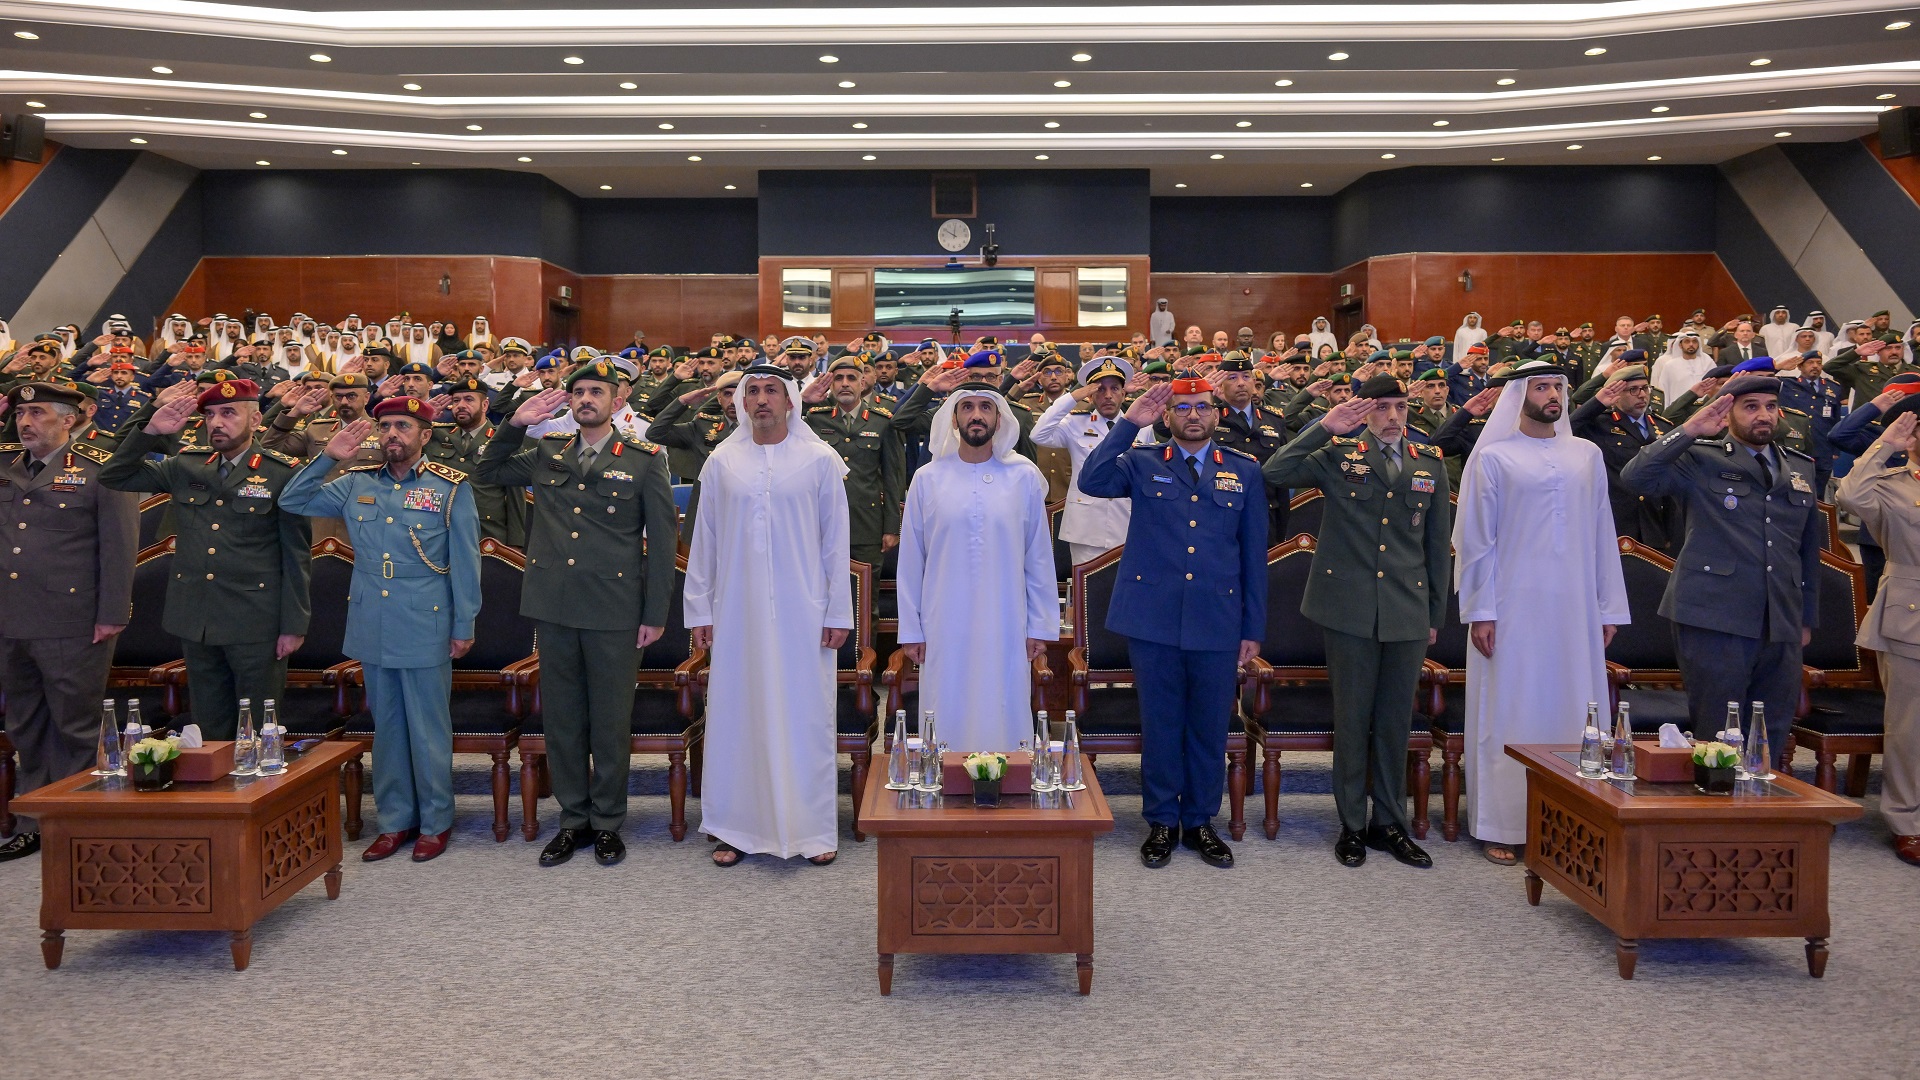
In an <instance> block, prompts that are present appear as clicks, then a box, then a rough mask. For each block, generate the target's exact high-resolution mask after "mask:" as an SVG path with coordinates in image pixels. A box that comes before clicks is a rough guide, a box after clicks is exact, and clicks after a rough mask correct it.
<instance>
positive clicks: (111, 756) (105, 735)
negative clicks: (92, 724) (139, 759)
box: [93, 698, 127, 776]
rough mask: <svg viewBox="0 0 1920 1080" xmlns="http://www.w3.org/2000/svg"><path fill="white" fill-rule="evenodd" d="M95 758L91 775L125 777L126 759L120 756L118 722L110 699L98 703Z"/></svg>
mask: <svg viewBox="0 0 1920 1080" xmlns="http://www.w3.org/2000/svg"><path fill="white" fill-rule="evenodd" d="M97 757H98V759H99V760H97V761H95V762H94V770H93V775H95V776H125V775H127V759H126V757H125V756H124V755H122V753H121V746H120V721H119V719H118V718H116V717H115V715H114V710H113V699H112V698H105V699H103V700H102V701H101V702H100V747H99V752H98V754H97Z"/></svg>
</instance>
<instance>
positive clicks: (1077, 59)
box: [1073, 23, 1906, 64]
mask: <svg viewBox="0 0 1920 1080" xmlns="http://www.w3.org/2000/svg"><path fill="white" fill-rule="evenodd" d="M1900 25H1901V26H1905V25H1906V23H1901V24H1900ZM1887 29H1889V30H1893V29H1897V28H1896V27H1892V26H1889V27H1887ZM1091 59H1093V54H1092V53H1083V52H1077V53H1074V54H1073V62H1074V63H1076V64H1084V63H1086V62H1087V61H1089V60H1091Z"/></svg>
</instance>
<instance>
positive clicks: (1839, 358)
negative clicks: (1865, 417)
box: [1824, 322, 1920, 408]
mask: <svg viewBox="0 0 1920 1080" xmlns="http://www.w3.org/2000/svg"><path fill="white" fill-rule="evenodd" d="M1840 334H1841V336H1842V337H1843V338H1844V339H1845V340H1846V342H1847V343H1846V344H1845V345H1843V346H1841V347H1840V349H1839V351H1838V352H1835V353H1834V354H1833V359H1831V360H1829V361H1827V362H1826V364H1825V365H1824V366H1825V368H1826V372H1827V374H1829V375H1831V376H1833V378H1834V381H1836V382H1838V383H1839V384H1840V385H1842V386H1844V387H1846V388H1847V389H1849V390H1851V391H1853V403H1854V407H1855V408H1858V407H1859V406H1860V405H1862V404H1865V403H1866V402H1869V401H1872V400H1873V399H1874V398H1876V397H1879V396H1880V393H1881V392H1882V391H1884V390H1885V389H1886V388H1887V381H1888V380H1889V379H1891V378H1893V377H1894V376H1895V375H1904V374H1906V373H1907V372H1910V371H1920V364H1909V363H1907V360H1906V355H1905V354H1904V353H1903V352H1902V351H1901V349H1900V346H1899V345H1897V344H1894V345H1888V344H1887V343H1886V342H1885V341H1882V340H1880V339H1879V338H1876V337H1874V336H1873V327H1872V326H1871V325H1869V324H1867V323H1859V322H1850V323H1848V324H1847V325H1846V326H1844V327H1842V328H1841V331H1840Z"/></svg>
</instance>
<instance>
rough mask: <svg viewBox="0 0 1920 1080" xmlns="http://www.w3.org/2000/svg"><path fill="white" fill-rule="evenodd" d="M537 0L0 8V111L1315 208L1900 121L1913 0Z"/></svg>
mask: <svg viewBox="0 0 1920 1080" xmlns="http://www.w3.org/2000/svg"><path fill="white" fill-rule="evenodd" d="M562 2H565V3H568V4H569V5H570V6H568V7H565V8H538V7H533V6H530V5H528V4H526V3H525V2H524V0H520V2H518V3H516V2H514V0H444V2H443V0H384V2H383V0H301V2H295V0H282V2H277V3H276V2H274V0H264V2H262V3H258V4H254V5H239V4H225V3H201V2H191V0H57V2H55V0H0V50H4V53H5V55H4V57H0V111H4V112H6V113H9V114H11V113H17V112H35V113H39V114H41V115H43V116H44V117H45V118H46V122H47V133H48V136H49V137H50V138H53V139H56V140H59V141H61V142H65V143H69V144H72V145H77V146H87V147H116V148H126V147H130V146H140V147H143V148H145V149H147V150H151V151H153V152H156V153H159V154H163V155H165V156H167V157H171V158H176V159H178V160H180V161H183V162H186V163H188V164H190V165H194V166H197V167H201V168H242V169H286V168H410V167H415V166H419V167H441V168H447V167H458V168H492V169H508V170H521V171H528V172H537V173H540V174H544V175H546V176H549V177H551V178H552V179H554V180H555V181H557V182H558V183H560V184H562V185H564V186H565V187H567V188H568V189H570V190H572V191H574V192H575V193H577V194H579V195H582V196H586V197H595V196H615V197H625V196H663V195H673V196H728V195H740V196H745V195H751V194H753V191H754V183H755V177H756V175H757V174H758V171H759V170H761V169H768V168H810V169H900V168H915V169H919V168H935V169H948V168H995V169H999V168H1069V169H1071V168H1113V167H1131V168H1144V169H1148V170H1151V173H1152V178H1153V180H1152V183H1153V191H1154V193H1155V194H1157V195H1183V194H1191V195H1272V194H1296V195H1320V194H1326V193H1327V192H1329V191H1332V190H1337V189H1338V188H1339V187H1341V186H1342V185H1344V184H1347V183H1350V182H1352V181H1353V180H1354V179H1356V178H1358V177H1360V176H1362V175H1364V174H1366V173H1368V172H1373V171H1377V170H1381V169H1391V168H1402V167H1406V166H1410V165H1468V164H1486V163H1489V162H1504V163H1507V164H1513V165H1522V164H1555V165H1566V164H1625V163H1644V162H1648V161H1659V162H1667V163H1676V164H1702V163H1714V162H1719V161H1724V160H1727V159H1728V158H1732V157H1735V156H1738V155H1740V154H1743V153H1747V152H1749V151H1751V150H1754V149H1756V148H1758V147H1762V146H1766V145H1769V144H1772V143H1777V142H1784V141H1834V140H1842V139H1851V138H1857V137H1859V136H1860V135H1863V134H1865V133H1867V132H1869V131H1872V130H1873V129H1874V125H1875V122H1876V119H1875V118H1876V115H1877V113H1878V112H1879V111H1880V110H1882V109H1884V108H1887V107H1890V106H1894V105H1900V104H1920V28H1916V27H1914V26H1913V25H1912V24H1913V23H1915V22H1920V14H1916V12H1917V11H1920V9H1916V8H1913V7H1900V6H1897V5H1890V4H1887V3H1884V2H1875V0H1818V2H1811V0H1622V2H1616V3H1567V4H1523V3H1472V4H1455V3H1395V4H1386V3H1349V4H1342V5H1305V4H1259V5H1256V4H1241V5H1236V4H1208V5H1195V4H1163V5H1146V4H1116V3H1108V2H1102V3H1079V4H1075V3H1059V4H1053V5H1049V6H1046V7H1013V6H1005V5H998V4H990V3H946V4H943V5H940V6H912V7H909V6H886V5H852V4H842V5H837V6H818V5H810V4H801V3H785V4H780V3H766V2H764V0H761V2H759V3H756V4H755V5H754V6H752V7H744V6H734V5H726V4H719V3H705V4H699V3H695V4H689V3H685V2H679V3H672V4H668V3H655V4H638V5H636V4H633V3H631V2H628V3H622V4H619V5H617V6H616V5H614V4H600V3H594V2H592V0H562ZM403 3H404V4H405V6H404V7H402V6H396V5H399V4H403Z"/></svg>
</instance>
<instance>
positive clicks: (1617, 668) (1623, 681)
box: [1607, 660, 1633, 690]
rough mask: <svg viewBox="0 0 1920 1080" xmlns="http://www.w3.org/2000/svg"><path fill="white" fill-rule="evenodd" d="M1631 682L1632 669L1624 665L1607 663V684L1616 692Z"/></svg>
mask: <svg viewBox="0 0 1920 1080" xmlns="http://www.w3.org/2000/svg"><path fill="white" fill-rule="evenodd" d="M1632 681H1633V669H1632V668H1630V667H1628V666H1626V665H1625V664H1616V663H1614V662H1613V661H1611V660H1609V661H1607V684H1608V685H1610V686H1612V687H1613V688H1614V689H1616V690H1618V689H1620V688H1621V687H1623V686H1626V685H1627V684H1628V683H1631V682H1632Z"/></svg>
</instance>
